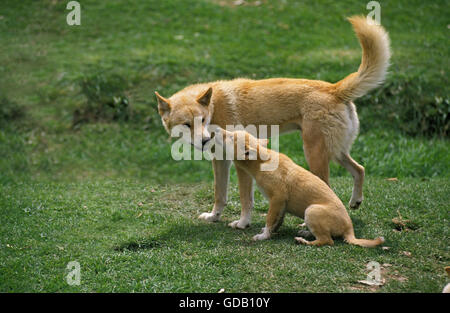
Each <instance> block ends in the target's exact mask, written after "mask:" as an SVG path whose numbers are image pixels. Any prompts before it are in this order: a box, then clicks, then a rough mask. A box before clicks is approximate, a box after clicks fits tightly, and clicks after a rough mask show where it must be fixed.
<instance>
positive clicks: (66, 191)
mask: <svg viewBox="0 0 450 313" xmlns="http://www.w3.org/2000/svg"><path fill="white" fill-rule="evenodd" d="M333 186H334V188H335V190H336V192H337V194H338V195H339V196H340V197H341V198H343V199H346V198H348V194H349V190H350V188H351V186H350V182H349V180H348V179H343V178H335V179H333ZM448 188H449V186H448V181H447V180H444V179H434V180H432V181H421V180H418V179H405V180H400V181H398V182H391V181H386V180H383V179H369V180H368V181H367V185H366V198H367V200H366V202H365V203H364V204H363V207H362V208H361V209H360V210H357V211H351V212H350V214H351V217H352V219H353V222H354V225H355V232H356V234H357V236H359V237H363V238H374V237H375V236H379V235H383V236H384V237H385V238H386V243H385V244H384V246H387V247H389V250H383V249H381V248H377V249H367V248H361V247H357V246H351V245H348V244H345V243H344V242H343V241H341V240H337V241H336V243H335V245H334V246H333V247H322V248H316V247H306V246H298V245H296V244H295V243H294V240H293V237H294V236H295V235H296V232H297V230H298V226H297V225H298V224H299V223H300V222H301V220H300V219H298V218H294V217H292V216H288V217H287V218H286V220H285V223H284V225H283V226H282V227H281V228H280V230H279V233H278V234H277V235H276V236H275V237H274V238H273V239H272V240H268V241H263V242H253V241H252V239H251V237H252V236H253V235H255V234H256V233H258V232H259V231H260V229H261V228H262V227H263V226H264V215H265V213H266V212H267V203H266V202H265V201H264V200H263V199H262V197H261V195H260V194H259V193H257V194H256V205H255V209H254V213H253V224H252V226H251V228H249V229H247V230H245V231H239V230H233V229H230V228H229V227H227V226H226V224H227V223H228V222H230V221H232V220H234V219H236V218H238V216H239V211H240V205H239V199H238V193H237V189H236V187H235V186H233V187H232V190H231V191H232V196H231V201H230V205H229V207H228V208H227V209H226V210H225V215H224V217H223V220H222V221H221V222H218V223H214V224H210V223H205V222H202V221H199V220H197V219H196V217H197V215H198V214H199V213H201V212H204V211H208V210H209V209H210V208H211V206H212V186H211V184H210V183H206V184H205V183H201V184H187V185H183V184H180V185H172V184H170V185H159V184H145V183H141V182H139V183H136V182H134V181H126V180H122V181H111V180H103V179H96V180H94V181H84V182H79V183H64V184H62V183H27V182H23V183H21V184H18V185H15V184H14V185H8V186H2V187H1V190H0V191H1V192H0V194H1V196H0V205H1V207H2V208H3V209H2V213H1V214H2V215H1V218H2V225H1V226H0V229H1V233H2V243H1V250H0V260H1V263H0V264H1V267H0V270H1V272H0V273H1V275H0V290H1V291H3V292H5V291H6V292H9V291H16V292H29V291H46V292H54V291H68V292H75V291H83V292H93V291H94V292H111V291H116V292H130V291H135V292H142V291H150V292H192V291H196V292H217V291H218V290H219V289H221V288H225V290H226V291H227V292H274V291H280V292H297V291H299V292H317V291H322V292H347V291H371V289H370V288H366V287H364V285H361V284H358V283H357V281H358V280H363V279H365V278H366V274H367V270H366V269H365V266H366V264H367V263H368V262H370V261H376V262H379V263H380V264H391V266H389V267H388V266H386V265H385V268H386V271H383V275H382V278H384V279H385V280H386V283H385V285H384V286H383V287H381V288H380V289H379V290H380V291H383V292H405V291H408V292H439V291H440V290H441V289H442V287H443V286H444V284H445V282H446V277H445V273H444V271H443V267H444V266H445V265H447V264H448V262H449V254H448V245H447V240H445V238H448V212H449V206H448V194H447V192H448ZM398 213H400V214H401V216H402V217H403V218H407V219H410V220H412V221H413V222H414V223H416V224H417V225H418V229H416V230H414V231H409V232H396V231H394V224H392V222H391V219H392V218H393V217H396V216H398ZM404 251H407V252H410V253H411V255H410V256H406V255H405V254H404ZM70 261H78V262H79V263H80V265H81V285H80V286H69V285H67V284H66V282H65V279H64V278H65V275H66V274H67V271H66V270H65V268H66V265H67V263H68V262H70Z"/></svg>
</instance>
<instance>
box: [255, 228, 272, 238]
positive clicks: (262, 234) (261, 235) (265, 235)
mask: <svg viewBox="0 0 450 313" xmlns="http://www.w3.org/2000/svg"><path fill="white" fill-rule="evenodd" d="M269 238H270V232H269V231H268V230H267V228H263V232H262V233H261V234H258V235H255V236H253V240H255V241H256V240H266V239H269Z"/></svg>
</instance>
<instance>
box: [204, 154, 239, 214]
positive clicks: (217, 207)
mask: <svg viewBox="0 0 450 313" xmlns="http://www.w3.org/2000/svg"><path fill="white" fill-rule="evenodd" d="M212 163H213V170H214V208H213V210H212V211H211V213H208V212H205V213H202V214H200V216H199V217H198V218H199V219H202V220H205V221H208V222H216V221H218V220H219V219H220V216H221V214H222V211H223V208H224V207H225V205H226V204H227V193H228V180H229V177H230V165H231V161H228V160H213V161H212Z"/></svg>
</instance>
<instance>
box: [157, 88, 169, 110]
mask: <svg viewBox="0 0 450 313" xmlns="http://www.w3.org/2000/svg"><path fill="white" fill-rule="evenodd" d="M155 95H156V99H158V111H159V114H160V115H164V114H166V113H169V112H170V103H169V100H167V99H166V98H164V97H163V96H161V95H160V94H159V93H158V92H157V91H155Z"/></svg>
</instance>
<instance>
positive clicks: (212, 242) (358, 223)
mask: <svg viewBox="0 0 450 313" xmlns="http://www.w3.org/2000/svg"><path fill="white" fill-rule="evenodd" d="M353 222H354V226H355V228H356V232H358V231H357V230H358V229H361V228H364V223H363V222H362V220H361V219H359V218H353ZM227 224H228V221H226V222H225V221H221V222H217V223H207V222H201V221H193V220H185V221H183V222H181V223H179V222H178V223H176V224H174V225H167V226H166V227H164V229H163V231H162V232H160V233H159V234H157V235H153V236H149V237H142V238H136V239H132V240H129V241H127V242H124V243H121V244H118V245H116V246H115V247H114V250H115V251H119V252H123V251H140V250H152V249H160V248H167V247H171V248H176V247H177V246H180V245H194V246H203V247H205V248H212V247H219V246H220V247H224V248H232V247H236V246H241V247H250V246H255V245H261V244H269V243H270V245H273V243H277V244H292V245H296V242H295V240H294V237H296V236H298V232H299V230H301V229H300V228H298V227H294V226H292V225H282V226H281V227H280V229H279V230H278V231H277V232H276V233H275V234H274V235H273V237H272V238H271V239H270V240H269V241H262V242H261V241H253V240H252V237H253V236H254V235H256V234H258V233H260V231H261V229H262V228H263V227H264V222H256V223H254V224H252V226H251V227H249V228H247V229H245V230H238V229H232V228H230V227H228V226H227ZM304 229H305V230H306V228H304ZM307 239H308V240H309V239H314V237H313V236H312V237H310V238H307ZM334 245H335V246H341V245H347V243H345V242H344V241H343V240H342V238H336V239H335V241H334ZM318 249H320V248H318Z"/></svg>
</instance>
